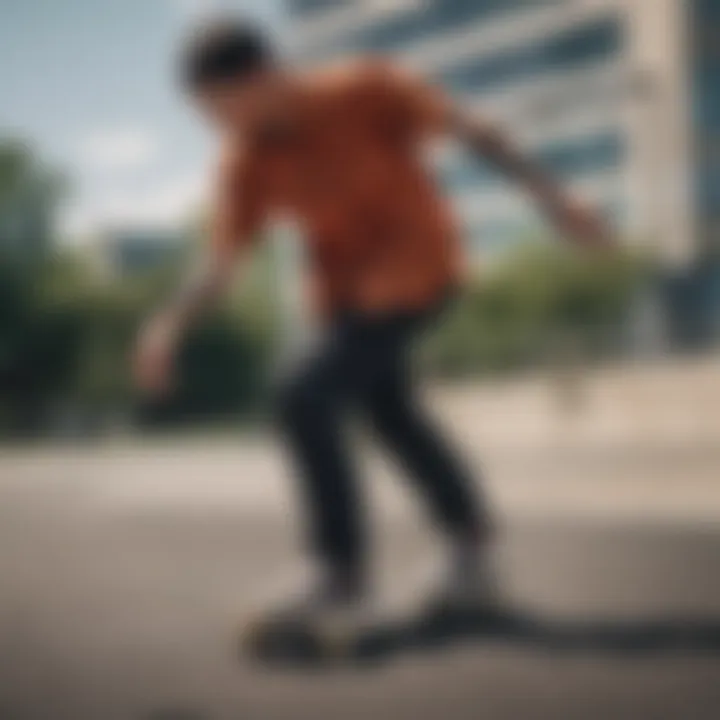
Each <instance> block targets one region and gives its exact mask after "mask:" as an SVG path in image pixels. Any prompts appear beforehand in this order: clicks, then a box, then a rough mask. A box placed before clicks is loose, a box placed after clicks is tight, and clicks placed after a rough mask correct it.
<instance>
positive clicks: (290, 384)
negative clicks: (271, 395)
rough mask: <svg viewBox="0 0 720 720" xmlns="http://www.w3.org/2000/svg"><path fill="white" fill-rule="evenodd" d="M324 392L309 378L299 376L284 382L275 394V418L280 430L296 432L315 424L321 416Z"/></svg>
mask: <svg viewBox="0 0 720 720" xmlns="http://www.w3.org/2000/svg"><path fill="white" fill-rule="evenodd" d="M324 394H325V393H324V391H323V388H322V386H321V384H320V383H319V382H317V381H316V380H315V379H314V378H312V377H310V376H305V375H302V376H299V377H294V378H291V379H289V380H287V381H285V382H284V383H283V384H282V385H281V386H280V388H279V390H278V392H277V400H276V408H277V418H278V422H279V423H280V426H281V428H283V429H284V430H285V431H289V432H293V433H294V432H298V431H301V430H302V429H303V428H305V427H308V426H311V425H313V424H316V423H317V422H318V420H319V418H320V416H321V415H322V414H323V407H324V405H325V402H324Z"/></svg>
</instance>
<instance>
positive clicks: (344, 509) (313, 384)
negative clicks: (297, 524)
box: [280, 303, 486, 572]
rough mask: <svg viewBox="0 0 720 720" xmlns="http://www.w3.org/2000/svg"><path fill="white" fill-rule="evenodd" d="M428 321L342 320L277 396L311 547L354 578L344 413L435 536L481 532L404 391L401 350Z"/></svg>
mask: <svg viewBox="0 0 720 720" xmlns="http://www.w3.org/2000/svg"><path fill="white" fill-rule="evenodd" d="M443 305H444V303H443ZM436 314H438V309H434V310H433V311H428V312H422V313H403V314H396V315H392V316H384V317H380V318H379V317H373V318H369V317H361V316H359V315H357V314H351V313H347V314H344V315H342V316H341V317H339V318H337V320H336V321H335V322H334V324H333V325H332V327H331V328H330V330H329V332H328V333H327V336H326V338H325V340H324V342H323V343H322V346H321V347H320V348H319V349H318V350H317V351H316V352H315V354H313V355H312V356H311V358H310V359H309V360H308V361H306V362H304V363H303V364H302V365H301V367H300V369H299V370H298V371H296V372H295V373H294V374H293V375H292V376H291V378H290V380H289V382H286V383H285V385H284V387H283V389H282V392H281V396H280V421H281V425H282V430H283V433H284V436H285V439H286V441H287V443H288V445H289V448H290V450H291V453H292V455H293V459H294V461H295V463H296V466H297V470H298V471H299V475H300V480H301V489H302V497H303V499H304V500H305V502H306V504H307V509H308V521H309V526H310V527H309V529H310V536H311V542H312V545H313V549H314V550H315V552H316V553H317V554H318V555H319V556H320V558H321V559H322V560H324V561H325V562H327V563H330V564H331V565H332V566H339V567H341V568H344V569H350V570H353V571H359V572H362V571H364V566H365V557H364V554H365V537H364V523H363V517H362V516H363V507H362V502H361V498H360V496H359V494H358V487H357V477H356V468H355V464H354V462H353V458H352V455H351V451H350V448H349V447H348V437H347V434H346V430H347V427H346V420H347V415H348V412H349V411H353V410H355V411H360V413H361V414H362V415H363V416H364V417H365V418H366V419H367V420H368V421H369V423H370V425H371V427H372V428H373V429H374V430H375V433H376V435H377V437H378V438H379V439H380V440H381V441H382V442H383V443H384V444H385V445H386V446H387V448H388V449H389V450H390V451H392V453H393V454H394V455H395V456H396V458H397V459H398V460H399V461H400V463H401V464H402V465H403V466H404V468H405V469H406V470H407V472H408V474H409V475H410V477H411V478H412V479H413V480H414V482H415V483H416V485H417V489H418V490H419V492H420V493H421V495H422V497H423V498H424V500H425V501H426V503H427V505H428V506H429V510H430V512H431V515H432V517H433V518H434V520H435V521H436V522H437V523H438V525H439V526H440V527H441V528H442V529H444V530H445V531H447V532H448V533H450V534H455V535H466V534H472V535H482V534H483V533H484V532H485V529H486V522H485V517H484V515H485V511H484V507H483V506H482V504H481V503H480V502H479V500H478V499H477V498H476V497H475V496H474V494H473V492H472V490H471V482H470V479H469V477H468V475H467V473H466V470H465V469H464V467H463V466H462V464H461V463H460V461H459V460H458V459H457V458H456V456H455V454H454V452H453V451H452V450H451V449H450V448H449V447H448V445H447V444H446V442H445V440H444V439H443V438H442V437H441V436H440V434H439V433H438V431H437V430H436V429H435V427H434V426H433V423H432V422H431V421H430V420H429V419H428V418H427V417H426V415H425V413H424V411H423V410H422V408H421V407H420V405H419V401H418V398H417V397H416V394H415V389H414V387H413V381H412V376H411V372H410V362H409V351H410V348H411V345H412V342H413V340H414V339H415V338H416V337H417V336H418V335H419V334H421V332H422V330H423V329H424V328H425V327H426V326H427V325H428V324H429V322H430V321H431V320H432V319H433V317H434V316H435V315H436Z"/></svg>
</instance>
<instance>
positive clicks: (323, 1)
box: [285, 0, 354, 16]
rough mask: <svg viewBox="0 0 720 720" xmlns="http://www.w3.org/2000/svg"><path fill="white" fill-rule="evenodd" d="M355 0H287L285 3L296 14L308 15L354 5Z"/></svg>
mask: <svg viewBox="0 0 720 720" xmlns="http://www.w3.org/2000/svg"><path fill="white" fill-rule="evenodd" d="M353 2H354V0H285V5H286V7H287V8H288V10H289V11H290V13H291V14H292V15H294V16H299V15H306V14H310V13H315V12H321V11H323V10H335V9H336V8H339V7H343V6H347V5H352V3H353Z"/></svg>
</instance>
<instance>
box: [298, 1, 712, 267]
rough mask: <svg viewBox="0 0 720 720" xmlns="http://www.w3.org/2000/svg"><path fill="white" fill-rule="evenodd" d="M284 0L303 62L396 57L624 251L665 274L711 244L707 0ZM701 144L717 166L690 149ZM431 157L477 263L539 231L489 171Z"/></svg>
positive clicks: (454, 152)
mask: <svg viewBox="0 0 720 720" xmlns="http://www.w3.org/2000/svg"><path fill="white" fill-rule="evenodd" d="M286 4H287V7H288V10H289V13H290V17H291V30H292V32H291V37H292V40H293V43H294V51H295V52H296V54H297V56H298V57H299V58H301V59H302V60H303V61H304V62H306V63H310V64H312V63H315V62H318V63H320V62H324V61H329V60H335V59H340V58H341V57H344V56H351V55H354V54H363V53H368V52H370V53H383V54H387V55H388V56H391V57H394V58H396V59H397V60H399V61H400V62H402V63H403V64H405V65H406V66H408V67H410V68H412V69H414V70H416V71H418V72H420V73H423V74H425V75H427V76H429V77H431V78H433V79H434V80H436V81H437V82H440V83H442V84H443V85H444V86H445V87H446V88H447V89H448V90H450V92H451V93H453V94H454V95H455V96H457V97H458V99H460V100H461V101H463V102H465V103H467V104H468V105H469V106H471V107H474V108H477V110H478V112H480V113H483V114H485V115H486V116H489V117H492V118H495V119H497V120H499V121H501V122H503V123H505V124H506V125H507V126H508V127H509V128H510V129H511V130H512V131H514V134H515V135H516V136H517V137H518V138H519V139H520V140H521V141H522V142H523V143H524V144H525V145H526V146H527V148H528V149H529V150H531V151H532V152H533V153H534V154H535V155H536V156H537V157H538V158H540V159H541V160H542V161H543V162H544V163H545V164H546V165H547V166H548V167H549V168H551V169H552V170H554V171H555V173H556V174H557V175H559V176H560V177H562V178H565V179H566V180H567V182H568V183H569V184H570V185H571V186H572V187H574V188H575V189H576V191H577V192H578V193H579V194H582V195H584V196H586V197H587V198H588V199H590V200H592V201H594V202H596V203H598V204H599V205H600V206H601V207H602V208H604V209H605V211H606V212H607V213H608V214H609V215H611V216H612V217H613V218H614V219H615V221H616V222H617V224H618V225H619V226H620V227H621V228H622V229H623V231H624V234H625V236H626V237H627V239H628V242H630V243H634V244H638V245H647V246H649V247H652V248H653V249H654V251H655V252H657V253H658V254H659V255H660V257H661V258H662V259H663V260H664V261H665V262H666V264H667V265H668V266H670V267H675V268H681V267H686V266H688V265H690V264H692V263H693V262H694V261H695V260H696V259H697V258H698V256H699V255H701V254H702V253H704V252H706V250H707V248H708V247H709V246H711V245H712V243H713V238H712V237H711V235H712V233H713V231H712V230H711V229H710V228H711V226H712V225H713V223H715V225H717V216H718V212H719V211H718V208H719V207H720V202H719V198H718V195H719V187H720V186H719V185H718V182H717V181H718V178H720V171H718V162H719V161H718V158H720V152H718V143H717V134H716V133H717V130H718V128H720V122H719V121H718V96H719V95H720V90H718V86H717V83H716V80H717V64H718V57H717V50H716V48H717V47H718V45H719V44H718V42H717V40H718V17H717V16H718V13H717V6H718V5H720V3H718V2H716V0H286ZM711 25H712V26H713V27H714V29H713V30H712V31H711V30H709V27H710V26H711ZM698 34H699V35H700V36H701V38H700V39H698ZM709 138H713V139H712V140H709ZM708 142H709V143H710V144H712V145H713V147H714V148H715V151H714V153H715V154H714V159H709V158H708V157H707V153H706V152H705V150H703V149H699V147H703V148H704V147H705V146H706V145H707V144H708ZM437 162H438V164H439V168H438V169H439V172H440V173H441V174H442V177H443V179H444V182H445V185H446V187H447V189H448V191H449V192H450V193H451V195H452V197H453V200H454V202H455V203H456V205H457V208H458V212H459V214H460V216H461V218H462V219H463V222H464V224H465V226H466V229H467V237H468V241H469V244H470V246H471V248H473V249H477V252H478V255H486V254H488V253H493V252H496V251H499V250H502V249H503V248H506V247H508V246H510V245H512V244H513V243H514V242H516V241H518V240H523V239H524V238H527V237H528V235H529V234H532V233H538V232H539V229H540V228H541V227H542V224H541V219H540V218H539V217H538V215H537V212H536V210H535V209H534V208H533V206H532V204H531V202H530V201H529V200H528V198H526V197H524V196H523V195H522V193H520V192H518V191H517V189H515V188H512V187H511V186H509V185H508V184H507V183H505V182H504V180H503V179H502V178H501V177H498V176H497V175H496V174H495V173H494V172H493V171H492V169H491V168H488V167H483V166H481V165H479V164H477V163H476V162H474V161H473V160H472V159H469V158H467V156H465V155H463V154H462V153H461V152H459V151H458V149H456V148H452V147H447V148H442V149H441V150H440V152H439V153H438V159H437Z"/></svg>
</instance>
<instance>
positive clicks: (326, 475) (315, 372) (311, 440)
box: [278, 343, 364, 592]
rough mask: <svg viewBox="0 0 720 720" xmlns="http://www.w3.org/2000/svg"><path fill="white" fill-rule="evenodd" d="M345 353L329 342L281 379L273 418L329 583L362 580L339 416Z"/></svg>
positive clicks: (358, 530)
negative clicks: (282, 381)
mask: <svg viewBox="0 0 720 720" xmlns="http://www.w3.org/2000/svg"><path fill="white" fill-rule="evenodd" d="M345 356H346V353H345V352H344V351H341V349H340V348H337V347H335V346H334V343H330V344H329V345H328V347H327V348H325V349H324V350H323V351H322V352H320V353H319V354H318V355H317V356H316V357H314V358H312V359H311V360H310V361H308V362H307V363H305V364H304V366H303V367H302V368H301V369H300V370H299V371H298V372H296V373H295V374H294V376H292V377H291V378H290V379H289V380H287V381H286V382H285V383H284V385H283V387H282V389H281V392H280V398H279V408H278V409H279V413H278V415H279V421H280V428H281V431H282V435H283V438H284V440H285V442H286V444H287V448H288V450H289V452H290V455H291V459H292V461H293V463H294V465H295V470H296V472H297V475H298V480H299V490H300V500H301V502H302V504H303V507H304V510H305V514H306V524H307V533H308V540H309V544H310V546H311V547H310V549H311V551H312V552H313V554H314V555H315V556H316V557H317V559H318V560H319V561H320V563H321V564H322V570H323V571H324V572H325V573H326V576H327V578H328V579H329V580H330V581H331V582H336V581H338V582H339V581H340V579H341V578H346V583H347V586H348V587H347V591H348V592H354V591H355V590H356V588H355V587H354V585H355V584H356V583H360V582H361V581H362V575H363V572H364V567H363V566H364V557H363V556H364V537H363V529H362V518H361V517H360V515H361V508H360V499H359V496H358V489H357V484H356V483H357V478H356V471H355V466H354V464H353V462H352V458H351V456H350V453H349V448H348V447H347V442H346V437H345V427H344V419H345V418H344V415H345V410H346V399H347V397H346V396H347V388H346V385H347V380H346V378H345V377H344V374H345V373H346V369H345Z"/></svg>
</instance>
